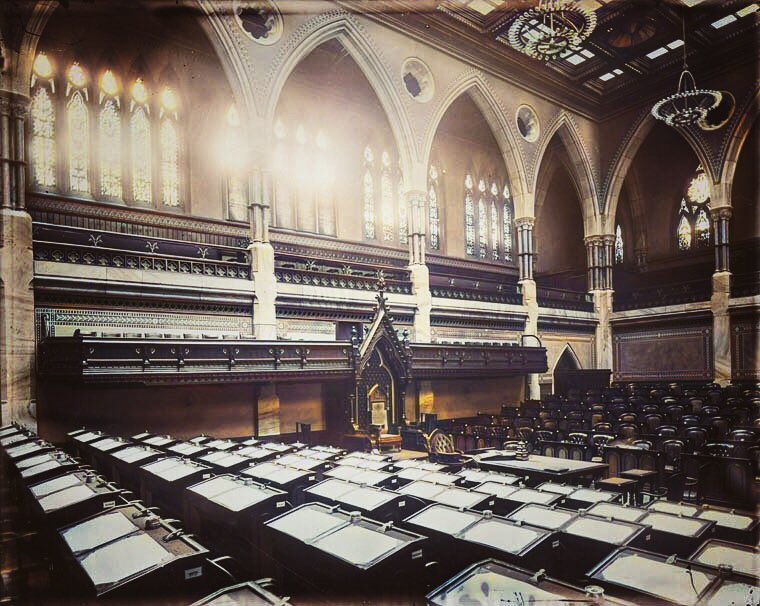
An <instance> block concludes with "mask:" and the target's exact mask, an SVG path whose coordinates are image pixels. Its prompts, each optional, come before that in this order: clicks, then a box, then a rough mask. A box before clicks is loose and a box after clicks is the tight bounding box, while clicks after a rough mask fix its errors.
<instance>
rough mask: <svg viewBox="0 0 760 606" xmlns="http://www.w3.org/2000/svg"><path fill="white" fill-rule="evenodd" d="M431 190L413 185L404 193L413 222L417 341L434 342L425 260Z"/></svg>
mask: <svg viewBox="0 0 760 606" xmlns="http://www.w3.org/2000/svg"><path fill="white" fill-rule="evenodd" d="M426 199H427V194H426V192H425V191H424V190H416V189H411V190H407V191H406V192H405V193H404V200H405V201H406V205H407V216H408V221H407V224H408V226H409V238H408V240H409V272H410V277H411V280H412V295H413V296H414V298H415V303H416V310H415V313H414V341H415V342H416V343H430V341H431V338H432V334H431V330H430V314H431V311H432V308H433V296H432V295H431V293H430V272H429V271H428V268H427V265H426V264H425V248H426V236H425V234H426V231H427V230H426V225H427V220H426V213H425V202H426Z"/></svg>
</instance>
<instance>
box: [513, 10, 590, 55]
mask: <svg viewBox="0 0 760 606" xmlns="http://www.w3.org/2000/svg"><path fill="white" fill-rule="evenodd" d="M595 27H596V13H594V11H592V10H589V9H588V8H584V7H582V6H580V5H579V4H577V3H576V2H574V1H573V0H539V3H538V6H535V7H533V8H528V9H525V10H523V11H521V12H520V14H519V15H518V16H517V18H516V19H515V20H514V21H513V23H512V25H511V26H510V28H509V33H508V40H509V44H510V45H511V46H512V47H513V48H515V49H517V50H519V51H521V52H523V53H525V54H526V55H528V56H530V57H533V58H534V59H539V60H541V61H549V60H552V59H557V58H561V57H562V55H563V54H564V53H566V52H567V51H575V52H578V51H580V50H581V49H580V45H581V44H582V43H583V41H584V40H586V39H587V38H588V37H589V36H590V35H591V32H593V31H594V28H595Z"/></svg>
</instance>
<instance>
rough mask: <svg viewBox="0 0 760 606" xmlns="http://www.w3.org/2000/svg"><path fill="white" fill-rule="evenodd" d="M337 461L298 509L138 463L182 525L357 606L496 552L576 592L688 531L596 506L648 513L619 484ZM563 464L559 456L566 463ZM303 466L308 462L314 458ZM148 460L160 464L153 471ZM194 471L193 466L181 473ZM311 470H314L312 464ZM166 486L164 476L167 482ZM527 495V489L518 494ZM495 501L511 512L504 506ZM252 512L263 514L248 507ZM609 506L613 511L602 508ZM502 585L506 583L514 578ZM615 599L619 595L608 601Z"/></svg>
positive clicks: (166, 466)
mask: <svg viewBox="0 0 760 606" xmlns="http://www.w3.org/2000/svg"><path fill="white" fill-rule="evenodd" d="M130 448H134V447H133V446H124V447H123V448H122V449H121V450H118V451H117V452H116V453H113V454H114V455H115V454H117V453H118V452H122V451H124V450H127V449H130ZM142 448H146V447H142ZM299 452H300V454H298V455H296V456H297V457H298V460H293V459H292V458H291V459H286V461H287V462H289V463H291V464H294V463H299V462H301V461H300V459H305V460H307V461H309V460H315V461H320V460H322V462H324V458H325V457H324V455H319V454H316V453H320V452H324V451H319V450H316V451H313V452H309V450H306V449H301V450H300V451H299ZM287 456H291V455H290V454H285V455H282V456H281V457H280V459H282V458H284V457H287ZM337 456H340V455H337ZM327 458H330V457H327ZM332 458H333V461H332V462H331V464H332V463H333V462H334V463H350V464H343V465H337V466H335V467H332V468H330V469H327V468H323V471H322V472H319V473H323V474H324V475H326V474H329V473H332V472H334V471H336V470H339V469H343V471H341V472H339V473H340V474H342V475H343V476H344V477H343V478H338V477H331V476H327V479H326V480H324V481H322V482H319V481H318V480H319V479H320V478H318V477H315V478H314V480H313V481H312V482H310V483H309V484H308V485H307V486H305V487H304V488H303V490H302V494H303V497H304V500H306V501H307V502H306V503H305V504H304V505H301V506H299V507H297V508H295V509H291V508H290V506H291V503H289V502H288V501H287V500H286V495H285V494H283V493H284V492H285V491H280V492H279V493H278V491H277V489H275V488H273V487H272V486H263V485H261V484H258V483H255V482H252V481H251V480H252V478H248V479H246V477H245V476H243V475H242V474H241V475H239V476H237V477H236V476H235V475H234V474H222V475H215V472H214V470H212V471H208V468H206V470H204V469H203V468H199V467H200V464H199V463H197V462H190V461H183V460H182V459H176V458H170V457H166V454H165V453H163V457H161V455H159V457H157V458H156V459H154V460H153V462H151V463H147V464H143V465H140V466H139V467H138V469H139V471H138V472H137V476H138V477H139V478H141V481H140V491H141V494H142V492H143V491H146V492H151V493H152V494H150V495H148V494H144V495H143V496H151V497H153V496H155V494H156V493H157V492H163V491H164V489H166V493H167V494H166V495H165V496H167V497H168V496H169V495H168V493H169V492H177V493H179V495H180V496H179V498H178V499H177V502H178V503H179V507H180V508H181V512H182V515H183V516H184V518H185V523H186V524H188V526H189V527H190V528H193V526H195V524H196V523H197V524H198V525H199V528H200V535H201V536H202V537H205V536H207V535H208V534H209V533H216V534H220V535H221V534H224V535H225V536H227V537H230V536H233V537H247V538H248V539H249V540H248V541H244V542H243V543H244V544H245V543H248V549H249V554H254V553H259V554H264V555H265V556H266V557H269V558H271V561H269V562H263V561H262V562H261V563H260V566H261V567H262V569H263V568H264V567H265V566H267V565H271V566H274V574H276V575H277V577H278V578H280V579H281V580H283V582H285V583H286V585H285V586H286V587H288V590H289V591H290V588H291V587H293V588H300V589H301V595H310V592H312V591H313V592H317V593H319V594H320V595H321V594H324V593H325V592H330V591H336V589H337V588H341V589H340V592H341V594H342V595H344V596H351V597H350V598H349V602H347V603H356V602H351V601H350V600H351V599H354V598H356V597H357V596H358V595H359V594H362V595H365V594H366V592H367V591H370V595H371V594H372V592H373V591H384V592H387V591H388V587H389V582H388V579H389V578H393V579H396V578H398V579H399V580H398V582H391V583H390V586H391V587H393V588H394V591H393V592H391V593H394V595H395V594H398V595H396V596H395V597H398V598H399V599H400V598H401V597H402V595H403V596H405V597H410V596H413V595H417V596H419V595H421V594H422V593H424V585H426V584H427V585H429V584H430V583H431V582H433V581H435V582H437V583H438V582H441V581H442V580H444V579H445V578H447V577H448V576H450V575H451V574H454V573H456V572H458V571H459V570H461V568H462V567H464V566H467V565H469V564H472V563H473V562H476V561H477V560H479V559H482V558H488V557H497V558H499V559H500V560H502V561H506V562H507V563H508V564H509V566H507V567H506V568H504V570H506V571H507V572H508V575H507V577H508V578H509V579H512V581H515V579H518V580H519V578H520V574H522V573H519V571H516V569H513V568H510V566H511V567H513V566H516V565H517V566H522V567H524V568H528V569H531V570H533V571H534V572H535V571H537V570H539V568H544V569H549V570H550V572H552V573H554V574H557V575H558V576H563V577H564V579H565V584H564V585H563V584H562V583H558V584H557V587H560V586H562V587H565V589H567V590H568V591H570V589H568V588H569V587H570V585H567V581H568V578H571V580H573V581H575V582H576V583H580V582H585V581H586V580H588V579H587V577H586V573H587V572H589V571H590V568H591V567H592V566H595V565H599V563H600V562H601V561H602V560H603V559H604V558H605V557H612V555H614V552H616V550H622V549H628V550H633V552H634V553H635V554H638V553H639V551H638V550H639V548H640V547H641V546H644V547H646V548H650V547H651V546H653V545H657V544H658V541H660V540H665V539H667V540H665V545H666V546H667V547H668V548H670V547H671V546H672V545H673V543H672V537H670V536H669V535H673V534H675V535H678V534H679V533H678V532H675V533H674V532H671V531H672V530H674V528H675V526H674V521H677V520H682V519H685V518H683V517H681V518H679V517H677V516H673V515H671V514H669V513H667V512H658V511H655V510H640V511H641V512H643V514H641V515H643V516H644V517H643V518H640V519H637V520H635V521H633V520H631V521H626V520H622V519H621V518H616V517H613V516H612V515H611V513H610V511H609V510H608V511H604V512H603V511H602V510H599V511H594V509H595V508H597V507H602V506H607V507H613V508H617V509H619V510H620V511H623V512H626V513H627V514H635V515H639V514H638V512H637V511H634V508H628V507H622V506H620V505H617V504H616V503H615V502H614V501H615V496H616V495H614V493H609V495H611V496H609V495H607V494H604V492H603V491H596V490H592V489H588V488H583V487H580V488H578V487H571V486H567V485H563V484H561V483H558V482H543V483H542V484H541V485H539V486H535V487H534V488H528V487H524V486H520V485H519V480H520V478H519V477H516V476H509V475H507V474H501V473H497V472H493V471H491V472H489V471H486V470H482V469H481V470H463V472H461V473H460V474H448V473H446V472H445V470H442V469H440V468H438V467H436V466H435V465H434V464H430V463H425V462H410V463H400V462H399V463H398V464H396V463H393V462H392V461H389V460H388V459H387V458H386V457H383V456H382V455H359V454H354V455H352V456H348V457H344V458H343V459H340V460H334V459H335V457H332ZM277 460H278V459H274V460H272V461H270V462H269V463H264V465H269V466H272V467H282V468H284V469H295V468H294V467H290V466H287V465H279V464H278V463H276V462H275V461H277ZM137 462H138V463H139V462H140V461H137ZM514 462H518V461H514ZM518 463H523V462H518ZM555 463H556V461H555ZM565 463H566V461H560V464H561V465H562V466H564V464H565ZM134 464H135V463H133V464H132V465H134ZM389 465H390V469H389V468H388V466H389ZM305 466H306V467H307V468H308V467H310V465H309V464H308V463H307V464H305ZM146 467H147V468H151V467H152V469H147V470H146V469H145V468H146ZM377 467H379V469H378V468H377ZM186 469H190V470H191V471H190V472H189V473H188V474H187V475H184V471H185V470H186ZM346 469H348V471H345V470H346ZM412 470H414V472H412ZM305 471H306V473H307V474H308V473H315V472H314V471H313V469H307V470H305ZM558 471H559V472H560V473H562V472H563V470H562V469H559V470H558ZM410 472H411V475H412V476H415V477H411V478H401V480H403V481H404V484H403V485H399V486H398V488H397V489H396V490H390V489H388V488H377V487H369V486H367V485H364V484H362V483H357V482H351V481H350V480H351V479H352V478H355V477H358V476H359V475H360V474H367V473H371V474H372V473H374V474H378V473H379V474H388V475H390V476H394V477H396V478H398V476H401V475H402V474H410ZM194 474H200V475H194ZM420 474H422V475H420ZM316 475H317V474H316V473H315V476H316ZM333 475H338V474H333ZM348 475H350V476H351V477H347V476H348ZM205 476H208V477H205ZM322 477H323V476H322ZM188 478H189V479H188ZM452 478H455V479H452ZM429 480H437V481H436V482H433V481H429ZM162 483H165V484H166V485H165V486H163V488H160V486H161V484H162ZM399 484H400V482H399ZM520 493H522V495H524V498H520ZM578 493H580V494H578ZM586 493H588V494H586ZM513 495H518V496H517V498H515V497H513ZM573 495H575V497H573ZM288 496H289V495H288ZM511 497H512V499H513V501H510V498H511ZM584 498H585V499H589V500H584ZM536 499H539V500H538V501H537V500H536ZM574 499H575V500H576V501H577V502H578V503H583V504H584V507H589V506H590V507H591V509H589V511H588V512H587V513H583V514H580V513H579V512H578V511H572V510H570V509H566V508H569V507H572V506H573V505H574V503H573V500H574ZM402 502H404V505H403V506H402V505H401V503H402ZM589 503H591V505H589ZM451 505H455V507H451ZM496 505H499V506H501V507H503V509H498V508H497V507H495V506H496ZM557 505H562V507H557ZM363 508H364V510H365V511H366V512H367V513H372V514H373V516H374V515H375V514H376V515H377V517H378V518H387V520H391V521H392V522H389V521H386V519H367V517H366V516H357V515H355V514H351V513H350V511H352V510H357V509H358V510H362V509H363ZM383 508H385V509H383ZM494 510H496V511H497V513H504V516H500V515H495V514H494V513H493V512H494ZM253 512H256V515H249V514H253ZM383 512H385V514H384V513H383ZM601 513H605V514H606V515H599V514H601ZM619 515H620V516H622V514H619ZM194 516H195V518H196V519H193V518H194ZM273 516H274V517H273ZM299 516H301V517H300V518H299ZM646 516H650V517H652V519H657V518H658V517H663V516H664V520H662V521H661V522H660V523H659V527H656V525H655V524H654V523H652V520H649V519H647V518H646ZM307 518H308V520H307ZM457 519H458V520H459V521H457ZM235 520H237V521H235ZM328 521H329V524H328ZM393 522H395V523H393ZM324 524H327V526H325V525H324ZM681 526H682V527H683V529H684V530H686V531H687V532H685V533H684V534H686V535H688V534H689V532H691V530H689V529H690V525H689V524H682V525H681ZM687 526H688V527H689V528H686V527H687ZM699 527H700V529H701V532H692V535H693V536H689V537H688V538H689V541H690V542H689V541H686V543H685V544H684V545H683V546H682V547H679V551H680V552H681V553H682V554H683V555H687V556H688V555H689V554H690V553H691V551H693V549H692V547H693V546H696V547H698V546H699V545H698V543H699V542H702V541H703V540H704V539H705V538H708V537H710V536H712V534H713V533H714V531H715V530H716V529H717V528H718V523H717V521H715V520H701V522H700V523H699ZM315 533H316V534H315ZM666 533H667V534H666ZM662 535H665V536H664V538H663V536H662ZM590 537H596V538H593V539H592V538H590ZM658 537H660V538H658ZM600 538H601V539H600ZM252 545H253V546H254V548H253V549H251V546H252ZM244 549H245V547H244ZM254 550H255V551H254ZM641 553H644V552H641ZM667 553H669V552H667ZM642 557H643V556H642ZM656 557H659V558H661V559H662V560H663V561H664V560H665V558H666V556H665V555H662V556H656ZM433 562H439V563H440V562H445V563H446V565H447V566H446V567H444V566H442V565H440V564H438V565H433ZM499 566H502V565H499ZM571 569H572V570H571ZM317 571H318V572H317ZM492 572H493V571H492ZM571 575H572V576H571ZM523 576H524V575H523ZM716 578H717V577H716ZM509 582H511V581H509ZM500 583H502V585H503V584H504V583H505V581H500ZM507 584H508V582H507ZM529 584H530V583H529ZM714 585H715V583H712V584H710V587H713V586H714ZM534 586H535V588H536V589H538V588H540V587H543V588H544V589H543V590H542V591H545V590H546V587H547V582H546V580H545V579H536V580H535V582H534ZM609 587H610V593H611V594H613V595H615V591H619V592H620V593H621V594H622V593H623V592H622V590H621V588H620V587H618V588H617V589H615V588H614V583H610V584H609ZM613 589H614V590H613ZM573 591H577V592H581V593H582V591H583V590H582V589H581V588H580V587H575V589H573ZM710 591H712V590H710ZM434 593H435V592H434ZM430 599H431V602H430V603H439V602H436V601H434V600H435V599H436V598H435V596H434V594H431V597H430ZM306 603H311V602H308V601H307V602H306ZM405 603H407V602H405ZM408 603H412V602H408ZM451 603H456V602H451ZM462 603H463V604H464V603H467V602H462ZM608 603H619V602H614V601H612V602H610V601H609V600H608Z"/></svg>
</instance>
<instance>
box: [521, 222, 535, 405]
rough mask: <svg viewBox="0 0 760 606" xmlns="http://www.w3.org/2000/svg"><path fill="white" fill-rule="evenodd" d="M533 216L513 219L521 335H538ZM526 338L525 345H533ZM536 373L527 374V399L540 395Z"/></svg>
mask: <svg viewBox="0 0 760 606" xmlns="http://www.w3.org/2000/svg"><path fill="white" fill-rule="evenodd" d="M534 224H535V219H534V218H533V217H520V218H519V219H516V220H515V226H516V227H517V261H518V267H519V270H520V288H521V290H522V298H523V307H524V308H525V312H526V314H527V316H526V318H525V330H524V331H523V335H526V336H534V337H538V296H537V294H536V281H535V280H534V279H533V264H534V260H535V255H536V253H535V249H534V246H533V225H534ZM532 341H535V340H534V339H528V343H526V344H527V345H535V343H533V342H532ZM538 379H539V376H538V375H537V374H529V375H528V399H530V400H538V399H540V397H541V388H540V385H539V381H538Z"/></svg>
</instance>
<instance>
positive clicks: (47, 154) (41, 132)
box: [30, 86, 57, 188]
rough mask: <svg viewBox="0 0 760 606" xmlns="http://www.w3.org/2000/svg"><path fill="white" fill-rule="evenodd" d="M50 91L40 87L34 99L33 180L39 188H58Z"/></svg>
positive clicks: (53, 113)
mask: <svg viewBox="0 0 760 606" xmlns="http://www.w3.org/2000/svg"><path fill="white" fill-rule="evenodd" d="M51 93H52V91H49V90H48V89H47V88H45V87H44V86H39V87H38V88H37V91H36V92H35V93H34V96H33V97H32V103H31V108H30V111H31V118H32V142H31V146H32V148H31V153H32V178H33V179H34V183H35V185H36V186H38V187H51V188H52V187H55V186H56V182H57V179H56V170H57V162H56V145H55V134H56V133H55V106H54V105H53V99H52V95H51Z"/></svg>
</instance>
